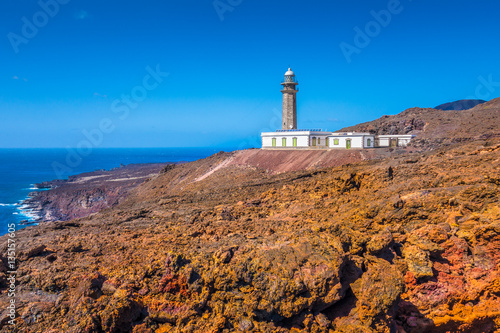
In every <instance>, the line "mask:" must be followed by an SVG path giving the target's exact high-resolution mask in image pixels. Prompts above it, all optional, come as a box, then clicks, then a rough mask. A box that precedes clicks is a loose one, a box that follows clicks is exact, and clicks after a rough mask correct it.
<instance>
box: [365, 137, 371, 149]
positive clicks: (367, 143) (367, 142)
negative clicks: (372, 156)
mask: <svg viewBox="0 0 500 333" xmlns="http://www.w3.org/2000/svg"><path fill="white" fill-rule="evenodd" d="M366 145H367V146H368V147H370V146H371V145H372V139H370V138H368V139H367V140H366Z"/></svg>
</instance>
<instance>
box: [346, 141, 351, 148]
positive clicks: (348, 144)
mask: <svg viewBox="0 0 500 333" xmlns="http://www.w3.org/2000/svg"><path fill="white" fill-rule="evenodd" d="M345 147H346V148H347V149H351V140H350V139H347V140H345Z"/></svg>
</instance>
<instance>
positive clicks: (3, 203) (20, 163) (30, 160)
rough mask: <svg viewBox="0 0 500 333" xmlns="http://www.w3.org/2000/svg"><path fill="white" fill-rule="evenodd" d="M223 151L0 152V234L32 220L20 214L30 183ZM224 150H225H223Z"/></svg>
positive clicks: (99, 150)
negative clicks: (14, 225)
mask: <svg viewBox="0 0 500 333" xmlns="http://www.w3.org/2000/svg"><path fill="white" fill-rule="evenodd" d="M221 150H224V149H217V148H100V149H93V150H92V151H91V152H90V154H88V155H86V156H83V155H81V154H79V153H78V152H76V151H75V150H68V149H0V235H4V234H6V233H7V229H8V228H7V225H8V224H12V223H15V224H16V229H19V228H22V227H23V225H22V224H19V223H20V222H22V221H24V220H28V221H32V220H33V217H32V216H30V214H29V213H28V212H23V210H22V208H23V207H22V206H21V202H22V201H23V200H24V199H26V197H27V196H28V194H29V193H30V192H33V191H36V189H35V188H34V187H33V186H34V184H36V183H40V182H43V181H50V180H54V179H65V178H67V177H68V176H70V175H76V174H79V173H82V172H90V171H95V170H100V169H105V170H109V169H113V168H116V167H119V166H120V165H122V164H123V165H127V164H136V163H164V162H182V161H186V162H189V161H194V160H197V159H200V158H205V157H207V156H210V155H212V154H215V153H217V152H219V151H221ZM226 151H227V150H226Z"/></svg>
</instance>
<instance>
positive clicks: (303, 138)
mask: <svg viewBox="0 0 500 333" xmlns="http://www.w3.org/2000/svg"><path fill="white" fill-rule="evenodd" d="M331 134H332V132H324V131H322V130H298V129H291V130H277V131H276V132H262V133H261V137H262V148H328V144H329V141H328V136H329V135H331Z"/></svg>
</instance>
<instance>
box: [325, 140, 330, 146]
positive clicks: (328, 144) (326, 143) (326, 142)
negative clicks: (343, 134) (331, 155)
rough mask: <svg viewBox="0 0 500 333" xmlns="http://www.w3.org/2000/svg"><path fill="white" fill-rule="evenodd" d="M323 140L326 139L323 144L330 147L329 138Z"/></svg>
mask: <svg viewBox="0 0 500 333" xmlns="http://www.w3.org/2000/svg"><path fill="white" fill-rule="evenodd" d="M325 140H326V141H325V145H326V146H327V147H330V139H329V138H325Z"/></svg>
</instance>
